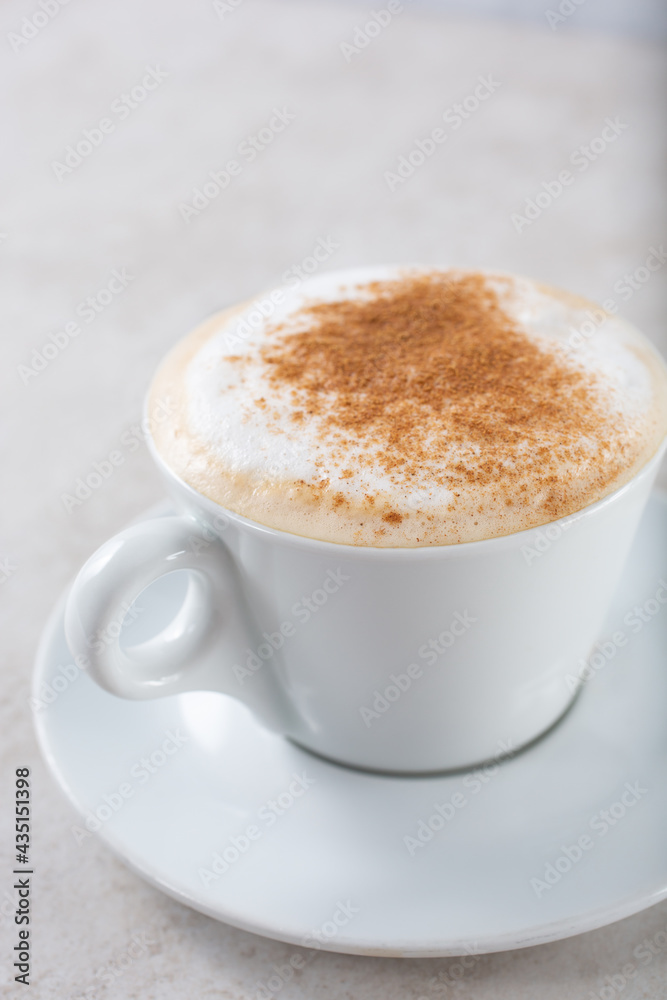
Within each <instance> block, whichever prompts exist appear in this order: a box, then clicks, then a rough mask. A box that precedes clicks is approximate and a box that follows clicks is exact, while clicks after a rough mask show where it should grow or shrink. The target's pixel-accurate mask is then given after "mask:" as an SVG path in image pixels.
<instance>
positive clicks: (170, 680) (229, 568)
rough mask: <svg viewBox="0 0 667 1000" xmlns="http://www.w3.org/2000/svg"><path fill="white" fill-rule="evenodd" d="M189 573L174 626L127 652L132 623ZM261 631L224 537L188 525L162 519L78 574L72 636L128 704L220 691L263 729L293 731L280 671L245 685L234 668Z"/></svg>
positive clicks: (126, 536) (139, 527) (107, 549)
mask: <svg viewBox="0 0 667 1000" xmlns="http://www.w3.org/2000/svg"><path fill="white" fill-rule="evenodd" d="M183 569H184V570H188V571H189V581H188V589H187V592H186V596H185V599H184V601H183V604H182V606H181V608H180V610H179V611H178V613H177V614H176V617H175V618H174V619H173V621H171V622H170V623H169V624H167V625H166V627H165V628H164V629H163V630H162V631H161V632H160V633H159V634H158V635H156V636H154V637H153V638H151V639H148V640H147V641H145V642H142V643H140V644H138V645H135V646H131V647H129V648H123V647H122V646H121V644H120V642H119V635H120V632H121V626H122V622H123V619H124V617H125V615H126V614H127V612H128V610H129V609H130V608H131V606H132V605H133V603H134V602H135V600H136V598H137V597H138V596H139V595H140V594H141V592H142V591H143V590H144V589H145V588H146V587H148V586H149V585H150V584H151V583H154V582H155V581H156V580H158V579H160V577H163V576H165V575H166V574H168V573H172V572H174V571H175V570H183ZM254 634H255V629H254V627H253V622H252V616H251V615H250V613H249V610H248V609H247V608H246V607H245V606H244V600H243V593H242V588H241V585H240V580H239V574H238V570H237V567H236V564H235V562H234V559H233V557H232V555H231V554H230V552H229V550H228V549H227V547H226V546H225V545H224V544H223V542H222V541H221V540H220V539H219V537H218V536H217V535H216V534H215V533H214V532H212V531H211V530H208V529H204V528H203V526H201V525H200V524H199V522H198V521H197V520H196V519H195V518H194V517H190V516H186V515H184V516H172V517H160V518H155V519H153V520H149V521H142V522H141V523H139V524H136V525H133V526H132V527H130V528H127V529H126V530H125V531H121V532H120V534H118V535H115V536H114V537H113V538H110V539H109V541H107V542H105V543H104V545H102V546H101V548H99V549H98V550H97V552H95V553H94V554H93V555H92V556H91V557H90V559H89V560H88V561H87V562H86V563H85V565H84V566H83V567H82V569H81V570H80V572H79V574H78V576H77V577H76V579H75V581H74V583H73V585H72V588H71V590H70V593H69V595H68V598H67V604H66V608H65V635H66V637H67V642H68V645H69V647H70V650H71V652H72V654H73V655H77V654H80V655H81V656H82V657H85V658H86V660H87V662H88V664H89V672H90V675H91V676H92V677H93V679H94V680H95V681H97V683H98V684H99V685H100V686H101V687H103V688H104V689H105V690H106V691H109V692H110V693H111V694H115V695H118V696H120V697H121V698H133V699H145V698H159V697H162V696H164V695H172V694H182V693H184V692H186V691H218V692H222V693H223V694H228V695H231V696H232V697H235V698H238V699H239V700H241V701H243V702H244V703H245V704H246V705H248V707H249V708H250V709H251V710H252V711H253V712H254V713H255V715H257V716H258V717H259V719H260V721H261V722H263V723H264V724H265V725H266V726H268V727H269V728H271V729H274V730H277V731H279V732H284V733H285V732H290V731H292V729H293V726H292V719H291V712H290V707H289V702H288V700H287V697H286V695H285V692H284V690H283V688H282V686H281V685H280V683H279V681H278V680H277V677H276V675H275V671H274V670H270V669H269V668H266V669H263V670H261V671H258V672H257V674H256V675H253V677H252V679H251V681H250V682H249V683H247V684H242V683H241V681H240V680H239V678H238V677H237V676H236V675H235V673H234V664H235V662H236V663H240V662H243V661H242V656H243V654H244V651H247V648H248V647H249V648H251V649H252V648H253V646H254V645H255V640H254Z"/></svg>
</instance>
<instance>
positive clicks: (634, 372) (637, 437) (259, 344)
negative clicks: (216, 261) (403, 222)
mask: <svg viewBox="0 0 667 1000" xmlns="http://www.w3.org/2000/svg"><path fill="white" fill-rule="evenodd" d="M430 273H433V269H420V268H404V267H403V268H388V267H383V268H365V269H360V270H354V271H345V272H333V273H329V274H326V275H323V276H321V277H317V278H314V279H311V280H310V281H307V282H305V283H303V284H302V285H301V286H300V287H298V288H296V289H280V290H272V291H270V292H267V293H264V294H263V295H260V296H258V297H257V299H255V300H254V301H252V302H250V303H246V304H244V305H243V306H241V307H240V308H237V309H233V310H227V311H225V312H222V313H219V314H217V315H216V316H213V317H212V318H211V319H210V320H209V321H208V322H207V323H205V324H204V325H203V326H202V327H200V328H199V329H197V330H196V331H194V333H193V334H191V335H190V336H189V337H187V338H186V339H185V340H184V341H182V342H181V343H180V344H179V345H177V347H176V348H175V349H174V351H172V353H171V354H170V355H169V356H168V357H167V359H166V360H165V362H164V363H163V365H162V367H161V368H160V370H159V372H158V373H157V375H156V377H155V380H154V383H153V386H152V388H151V400H152V401H157V400H158V399H160V398H164V397H165V396H170V397H172V399H173V400H174V402H175V412H174V414H173V415H172V417H171V418H170V419H169V420H168V421H167V422H164V423H163V424H160V425H156V426H155V427H154V428H153V434H154V440H155V443H156V446H157V448H158V451H159V452H160V453H161V455H162V456H163V458H164V459H165V460H166V462H167V464H168V465H169V466H170V467H171V468H172V469H173V470H174V472H175V473H176V474H177V475H178V476H180V477H181V478H182V479H184V480H185V481H186V482H188V483H189V484H190V485H191V486H193V487H194V488H195V489H197V490H198V491H200V492H201V493H204V494H205V495H207V496H208V497H210V498H211V499H213V500H215V501H216V502H218V503H219V504H221V505H222V506H223V507H226V508H227V509H230V510H232V511H235V512H237V513H240V514H243V515H245V516H246V517H249V518H251V519H253V520H256V521H259V522H260V523H262V524H265V525H268V526H270V527H275V528H279V529H282V530H285V531H290V532H293V533H295V534H300V535H306V536H308V537H312V538H319V539H323V540H328V541H335V542H341V543H347V544H357V545H371V546H422V545H439V544H440V545H442V544H450V543H454V542H461V541H475V540H478V539H482V538H491V537H495V536H498V535H504V534H508V533H510V532H513V531H518V530H522V529H524V528H529V527H534V526H537V525H540V524H544V523H547V522H548V521H552V520H554V519H556V518H557V517H560V516H563V515H565V514H568V513H572V512H573V511H575V510H578V509H581V508H582V507H584V506H586V505H587V504H588V503H591V502H593V501H595V500H598V499H600V498H601V497H602V496H606V495H608V494H609V493H611V492H612V491H613V490H615V489H617V488H618V487H619V486H621V485H623V484H624V483H625V482H627V481H628V480H629V479H630V478H631V477H632V476H633V475H634V474H635V472H636V471H638V469H639V468H641V467H642V466H643V465H644V464H645V463H646V462H647V461H648V459H649V458H650V457H651V456H652V455H653V454H654V453H655V451H656V450H657V449H658V447H659V446H660V443H661V441H662V439H663V437H664V435H665V432H666V430H667V369H665V366H664V364H663V363H662V361H661V359H660V358H659V356H658V355H657V353H656V352H655V350H654V349H653V347H652V346H651V345H650V343H649V342H648V341H647V339H646V338H645V337H643V336H642V335H641V334H640V333H639V332H638V331H637V330H635V329H634V328H633V327H631V326H630V325H629V324H627V323H626V322H624V321H622V320H621V319H619V318H618V317H616V316H610V315H608V314H604V313H603V312H602V310H601V309H600V308H599V307H597V306H595V305H593V304H591V303H589V302H587V301H585V300H582V299H578V298H576V297H574V296H570V295H568V294H566V293H561V292H558V291H555V290H553V289H548V288H545V287H543V286H540V285H538V284H536V283H535V282H532V281H529V280H528V279H525V278H517V277H510V276H508V275H503V274H486V275H485V279H486V281H487V283H488V285H490V287H492V288H493V289H494V290H495V291H496V292H497V294H498V297H499V300H500V302H501V304H502V308H503V310H504V311H505V313H506V314H507V315H509V316H510V317H511V319H512V320H513V321H514V324H515V326H517V327H518V328H519V329H520V331H521V332H522V333H524V334H525V336H527V337H528V338H529V339H530V340H531V341H532V342H533V343H535V344H537V345H538V346H539V347H540V348H541V349H542V350H543V351H545V352H547V353H548V354H550V355H553V356H554V357H556V358H557V359H558V360H559V362H560V363H561V364H563V365H565V366H566V367H567V368H569V369H571V370H572V371H578V372H584V373H588V374H590V375H592V376H593V377H594V379H595V386H594V387H592V388H591V392H594V393H595V405H596V408H597V409H598V411H599V412H600V415H601V417H603V420H602V422H601V426H600V431H599V434H596V435H592V436H591V437H590V440H581V441H580V442H579V444H578V451H577V455H576V458H574V459H573V460H572V461H568V460H567V458H565V459H564V460H563V461H562V462H561V463H560V466H559V468H558V470H557V476H556V478H557V479H558V480H559V482H558V484H557V485H556V487H554V488H551V487H550V489H549V490H545V488H544V484H543V483H542V482H541V481H539V480H538V478H536V477H535V475H533V474H532V473H531V474H530V475H528V474H525V475H524V474H523V473H522V461H523V460H525V458H526V454H527V451H526V447H527V446H522V444H521V442H520V441H519V442H517V445H516V448H515V450H514V453H513V455H512V456H511V458H510V464H511V465H512V468H513V472H512V476H513V479H512V482H513V483H514V486H512V487H511V488H512V489H515V493H516V495H514V494H513V493H511V494H509V495H508V493H507V488H505V489H504V490H502V491H499V490H498V489H497V484H496V483H485V484H482V483H480V482H475V481H474V479H471V478H470V477H469V478H468V479H466V478H465V477H463V479H457V478H456V476H455V475H454V474H453V473H452V471H451V470H454V469H456V468H457V467H459V466H460V465H461V463H465V465H466V466H467V467H468V468H473V470H474V464H475V462H478V463H481V462H482V461H483V460H484V457H485V456H484V449H483V448H481V449H480V446H479V444H471V443H468V444H466V443H465V442H464V443H463V444H462V443H460V442H453V443H452V444H451V447H448V448H446V449H445V451H444V452H443V445H442V442H440V443H439V457H438V462H439V467H438V468H435V467H434V466H432V465H430V464H429V462H428V461H425V463H424V464H423V467H421V468H420V469H419V471H418V474H417V475H416V476H415V475H413V476H411V477H410V478H409V479H405V480H404V481H402V480H401V476H400V475H397V474H396V472H395V471H392V470H389V469H387V468H386V467H384V466H383V464H382V462H380V461H378V460H376V457H375V455H374V451H373V448H372V446H371V444H370V443H369V441H368V440H366V439H365V438H364V437H363V436H361V437H360V438H359V439H357V440H355V439H354V438H353V437H351V436H350V435H349V434H347V435H340V434H338V435H336V433H335V431H333V432H332V431H329V432H327V433H325V432H324V430H323V423H322V420H321V419H319V418H317V417H313V418H311V419H309V418H308V415H307V414H306V416H305V419H303V420H301V421H300V422H295V419H294V414H295V409H298V408H300V406H301V402H300V401H299V399H298V398H297V396H298V394H297V396H295V390H294V387H293V386H291V385H289V384H284V385H281V384H276V382H275V380H273V381H272V380H271V379H270V378H269V370H268V368H267V364H266V362H265V360H264V357H263V355H262V353H261V352H262V349H263V348H266V346H267V345H270V344H272V343H274V342H275V340H276V338H277V337H284V336H285V335H286V334H288V333H291V332H295V331H298V330H302V329H305V328H307V326H308V324H309V323H312V318H310V317H309V316H307V315H304V314H303V312H302V310H303V309H304V308H306V307H308V306H309V305H312V304H315V303H322V302H336V301H338V300H342V299H348V300H349V299H360V298H362V299H363V298H366V299H371V298H373V296H374V294H375V291H374V290H373V289H372V288H369V285H370V284H371V283H372V282H377V281H383V282H385V281H388V280H401V279H404V278H405V277H406V276H410V275H419V274H430ZM463 273H465V272H457V271H452V272H448V274H450V275H452V276H453V277H456V276H457V275H460V274H463ZM149 409H150V407H149ZM556 431H557V428H549V426H548V423H547V426H546V427H545V437H544V441H545V444H547V446H549V445H550V440H551V439H550V435H552V436H553V434H554V432H556ZM429 433H431V431H430V429H429ZM432 433H433V435H435V436H436V437H437V436H438V433H439V428H438V426H437V424H436V423H434V425H433V429H432ZM553 440H554V442H555V443H557V440H556V438H554V439H553ZM409 447H410V444H409V442H406V448H407V449H409ZM443 455H444V456H445V457H444V459H443ZM605 470H606V471H605ZM561 480H562V484H561ZM547 494H548V497H547ZM547 501H548V502H547ZM554 505H555V506H554Z"/></svg>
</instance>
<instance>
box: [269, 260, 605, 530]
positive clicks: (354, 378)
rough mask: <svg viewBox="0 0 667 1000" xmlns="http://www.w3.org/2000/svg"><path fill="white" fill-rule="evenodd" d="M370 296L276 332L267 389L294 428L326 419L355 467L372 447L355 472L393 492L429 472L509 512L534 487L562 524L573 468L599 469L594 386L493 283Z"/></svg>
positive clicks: (328, 433) (304, 316) (344, 458)
mask: <svg viewBox="0 0 667 1000" xmlns="http://www.w3.org/2000/svg"><path fill="white" fill-rule="evenodd" d="M496 280H498V279H496ZM365 291H366V293H367V294H365V296H364V297H361V298H354V299H349V300H345V301H336V302H331V303H329V302H323V303H317V304H314V305H311V306H307V307H306V308H304V309H303V310H302V311H301V313H300V314H298V316H297V317H296V318H297V320H298V327H297V328H296V329H294V328H287V327H285V328H283V327H280V326H278V327H274V328H273V330H272V331H271V334H272V337H271V342H270V344H269V345H267V346H266V347H264V348H263V349H262V357H263V361H264V363H265V365H266V366H267V369H268V379H269V382H270V383H272V384H274V385H275V386H280V387H283V388H284V387H289V388H290V389H291V394H292V400H293V407H294V414H293V419H294V422H295V423H297V422H298V421H300V420H308V421H313V420H314V421H317V426H318V431H319V433H320V434H321V435H322V437H323V439H324V440H326V441H327V444H328V447H329V448H330V450H331V454H332V456H333V457H334V459H336V458H337V459H338V461H339V462H340V463H341V464H342V466H343V467H345V466H349V465H350V464H352V463H351V461H350V446H353V448H354V451H355V452H356V453H357V454H358V453H359V445H360V444H361V445H362V456H363V457H361V458H359V459H358V460H357V461H358V462H360V463H361V464H364V463H371V464H374V463H377V464H379V466H380V467H381V468H382V469H383V470H384V471H385V473H387V474H389V476H390V478H391V479H392V480H393V482H395V483H401V484H405V485H406V486H417V485H419V486H420V488H421V487H422V486H423V485H424V473H425V472H428V476H427V482H433V483H437V484H438V485H441V486H442V485H444V486H448V487H449V488H450V489H452V490H453V491H454V495H456V488H457V486H458V487H459V488H460V487H461V485H462V484H468V488H469V487H470V486H471V485H473V484H479V485H481V486H489V485H494V486H495V487H497V491H496V495H497V496H499V493H501V492H504V495H505V502H506V503H507V505H508V506H510V505H512V504H513V503H514V502H516V501H517V498H520V492H521V491H522V490H525V489H526V486H525V482H526V481H527V480H529V481H530V483H531V489H534V490H541V491H543V493H544V502H543V506H544V509H546V510H549V509H550V507H551V508H552V510H553V512H554V515H555V516H557V515H558V512H559V509H560V507H561V505H562V501H563V499H564V497H563V489H564V488H565V487H564V484H563V475H562V472H563V465H564V464H565V465H566V466H568V467H569V468H572V467H573V466H575V467H576V465H577V463H579V462H583V463H584V464H586V465H588V464H589V463H590V460H591V441H592V440H593V441H595V442H596V444H602V445H603V446H604V444H605V442H604V441H602V442H601V441H600V436H601V434H602V436H603V437H604V433H603V432H604V426H605V425H604V420H603V416H602V410H601V408H600V405H599V403H597V402H596V392H595V388H596V384H595V380H594V377H593V376H592V375H591V374H590V373H588V372H585V371H584V370H583V369H579V368H576V367H574V366H573V365H571V364H565V362H564V361H563V360H562V359H560V358H559V357H558V354H557V353H549V352H548V351H547V350H546V349H543V348H541V347H540V346H539V345H538V343H537V342H536V341H535V340H532V339H531V338H530V337H529V336H528V335H527V334H526V333H524V332H522V331H521V329H520V328H519V327H518V326H517V324H516V322H515V321H513V320H512V319H511V318H510V317H509V316H508V314H507V313H506V312H505V311H504V310H503V309H502V307H501V304H500V301H499V296H498V294H497V292H496V291H495V289H494V288H492V287H491V286H490V284H489V283H487V281H486V280H485V278H484V276H483V275H480V274H454V275H443V274H440V273H437V272H434V273H431V274H420V275H418V276H408V277H405V278H404V279H400V280H394V281H386V282H375V283H373V284H372V285H370V286H366V288H365ZM452 449H454V451H455V453H456V454H457V455H458V456H460V458H459V459H458V460H456V461H455V462H453V463H452V459H451V455H452ZM617 471H618V466H617V465H615V466H614V468H613V469H612V468H611V467H608V468H607V469H606V470H604V473H603V472H602V471H601V473H600V475H603V476H605V477H606V478H609V479H610V478H612V476H613V475H615V474H616V473H617ZM349 474H350V470H349V469H346V471H345V472H344V476H347V475H349ZM519 481H522V482H523V483H524V485H523V486H521V485H519ZM599 485H600V479H599V478H598V486H599ZM400 517H401V515H399V514H398V513H397V512H392V511H388V512H387V513H386V514H385V519H386V520H387V521H390V522H393V523H396V522H397V521H398V520H399V519H400Z"/></svg>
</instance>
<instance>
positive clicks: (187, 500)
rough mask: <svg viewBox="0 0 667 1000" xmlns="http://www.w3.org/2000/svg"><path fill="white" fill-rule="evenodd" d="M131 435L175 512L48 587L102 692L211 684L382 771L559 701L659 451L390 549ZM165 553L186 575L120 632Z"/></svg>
mask: <svg viewBox="0 0 667 1000" xmlns="http://www.w3.org/2000/svg"><path fill="white" fill-rule="evenodd" d="M151 450H152V453H153V456H154V458H155V460H156V462H157V464H158V466H159V467H160V469H161V470H162V472H163V474H164V476H165V478H166V482H167V488H168V491H169V495H170V497H171V499H172V501H173V504H174V507H175V509H176V511H177V512H178V513H176V514H175V515H174V516H169V517H162V518H154V519H152V520H147V521H143V522H141V523H139V524H136V525H134V526H133V527H130V528H128V529H127V530H125V531H122V532H121V533H120V534H118V535H116V536H115V537H114V538H112V539H110V540H109V541H108V542H106V543H105V544H104V545H103V546H102V547H101V548H100V549H99V550H98V551H97V552H96V553H95V554H94V555H93V556H92V557H91V558H90V559H89V560H88V562H87V563H86V564H85V566H84V567H83V568H82V570H81V572H80V573H79V575H78V577H77V578H76V580H75V582H74V585H73V587H72V590H71V592H70V595H69V599H68V603H67V609H66V616H65V627H66V634H67V639H68V642H69V645H70V648H71V651H72V653H73V654H82V655H84V656H87V657H88V659H89V661H90V673H91V675H92V677H93V678H94V679H95V680H96V681H97V682H98V683H99V684H100V685H101V686H102V687H103V688H105V689H106V690H107V691H110V692H112V693H113V694H116V695H120V696H121V697H124V698H155V697H160V696H163V695H176V694H179V693H182V692H185V691H215V692H222V693H223V694H225V695H230V696H232V697H233V698H238V699H239V700H240V701H241V702H244V703H245V704H246V705H247V706H248V707H249V708H250V709H251V711H253V712H254V713H255V715H256V716H257V717H258V718H259V719H260V720H261V721H262V722H263V723H264V724H265V725H266V726H268V727H270V728H272V729H274V730H277V731H279V732H282V733H284V734H285V736H287V737H290V738H291V739H293V740H295V741H296V742H298V743H299V744H300V745H302V746H303V747H306V748H307V749H309V750H311V751H313V752H315V753H317V754H321V755H323V756H325V757H327V758H330V759H332V760H334V761H337V762H340V763H344V764H348V765H352V766H355V767H360V768H369V769H373V770H380V771H388V772H394V773H420V772H421V773H423V772H430V771H441V770H446V769H453V768H461V767H465V766H469V765H473V764H478V763H481V762H483V761H485V760H489V759H493V758H495V757H498V756H499V755H502V754H503V753H506V752H507V748H511V750H512V751H513V750H515V749H518V748H519V747H521V746H523V745H525V744H527V743H529V742H530V741H532V740H533V739H535V738H536V737H537V736H539V735H540V734H541V733H543V732H545V731H546V730H547V729H548V728H549V727H550V726H551V725H552V724H553V723H554V722H555V721H556V720H558V719H559V717H560V716H561V715H562V714H563V713H564V712H565V711H566V709H567V708H568V706H569V704H570V703H571V701H572V699H573V697H574V695H575V694H576V691H575V690H574V685H573V683H572V679H573V678H574V677H576V676H577V675H578V674H579V672H580V666H581V661H582V660H583V659H584V658H586V657H587V656H588V655H589V653H590V652H591V648H592V646H593V644H594V642H595V640H596V639H598V638H600V634H599V632H600V628H601V625H602V622H603V618H604V615H605V612H606V610H607V607H608V605H609V603H610V600H611V597H612V595H613V592H614V589H615V587H616V585H617V582H618V579H619V576H620V573H621V571H622V568H623V563H624V561H625V558H626V556H627V553H628V550H629V548H630V545H631V543H632V539H633V536H634V534H635V531H636V529H637V526H638V523H639V519H640V516H641V513H642V510H643V508H644V505H645V503H646V501H647V499H648V496H649V493H650V490H651V486H652V484H653V481H654V478H655V475H656V472H657V469H658V465H659V461H660V457H661V456H660V454H658V455H656V456H655V457H654V458H653V459H652V460H651V461H650V462H649V463H648V464H647V465H646V466H645V467H644V468H643V469H642V470H641V471H640V472H639V473H638V474H637V475H636V476H635V477H634V479H632V480H631V482H629V483H628V484H627V485H625V486H623V487H622V488H621V489H619V490H617V491H616V492H614V493H612V494H611V495H610V496H607V497H605V498H604V499H603V500H600V501H599V502H597V503H594V504H592V505H590V506H588V507H586V508H584V509H583V510H581V511H579V512H577V513H575V514H572V515H571V516H569V517H565V518H563V519H562V520H560V521H557V522H553V523H552V524H550V525H545V526H543V527H541V528H539V529H530V530H528V531H522V532H518V533H515V534H512V535H507V536H505V537H502V538H492V539H489V540H487V541H481V542H468V543H463V544H458V545H443V546H435V547H424V548H393V549H390V548H370V547H365V546H355V545H339V544H335V543H331V542H321V541H316V540H313V539H309V538H304V537H301V536H298V535H293V534H289V533H287V532H284V531H277V530H274V529H273V528H267V527H264V526H263V525H261V524H258V523H256V522H253V521H250V520H248V519H246V518H244V517H240V516H239V515H237V514H234V513H231V512H229V511H226V510H223V508H222V507H220V506H219V505H218V504H216V503H214V502H213V501H211V500H209V499H207V498H206V497H205V496H203V495H201V494H200V493H197V492H196V491H195V490H193V489H192V488H191V487H189V486H188V485H186V484H185V483H184V482H182V481H181V480H180V479H178V478H177V477H176V476H175V475H174V473H173V472H172V471H171V470H170V469H169V468H168V467H167V466H166V465H165V463H164V462H163V460H162V459H161V458H160V456H159V455H158V454H157V452H156V450H155V447H154V446H153V445H152V443H151ZM180 569H186V570H188V571H189V583H188V590H187V594H186V597H185V600H184V603H183V605H182V607H181V609H180V611H179V612H178V613H177V615H176V617H175V619H174V620H173V622H172V623H171V624H170V625H169V626H168V627H167V628H166V629H165V630H164V631H163V632H161V633H160V634H159V635H158V636H156V637H155V638H153V639H151V640H150V641H148V642H145V643H143V644H141V645H139V646H135V647H132V648H129V649H126V648H124V647H123V646H122V644H121V643H119V641H118V639H117V638H116V636H117V635H118V631H119V628H120V624H119V623H120V622H121V621H122V618H123V614H124V609H127V607H128V606H129V605H130V604H131V603H132V602H133V601H134V600H135V599H136V598H137V596H138V595H139V594H140V592H141V591H142V590H143V589H144V588H145V587H147V586H148V585H149V584H151V583H152V582H153V581H155V580H157V579H158V578H160V577H162V576H163V575H164V574H166V573H170V572H172V571H174V570H180Z"/></svg>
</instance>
